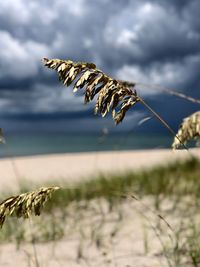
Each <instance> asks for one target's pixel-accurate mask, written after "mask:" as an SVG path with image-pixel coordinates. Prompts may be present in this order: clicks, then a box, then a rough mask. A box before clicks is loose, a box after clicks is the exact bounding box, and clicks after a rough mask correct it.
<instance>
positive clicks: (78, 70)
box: [44, 58, 140, 124]
mask: <svg viewBox="0 0 200 267" xmlns="http://www.w3.org/2000/svg"><path fill="white" fill-rule="evenodd" d="M44 64H45V66H47V67H48V68H51V69H55V70H56V71H57V72H58V74H59V78H60V80H61V81H63V83H64V85H66V86H69V85H70V84H71V83H72V82H74V81H75V79H76V78H78V79H77V80H76V82H75V83H74V90H73V91H74V92H76V91H77V90H78V89H81V88H83V87H85V103H88V102H90V101H91V100H93V98H94V97H95V95H97V94H98V98H97V101H96V105H95V110H94V112H95V114H97V113H101V115H102V117H104V116H105V115H106V114H107V113H108V112H109V111H110V109H111V110H112V116H113V119H114V120H115V122H116V124H118V123H120V122H122V120H123V118H124V116H125V114H126V111H127V110H128V109H129V108H130V107H132V106H133V105H135V104H136V103H137V102H139V101H140V98H139V97H138V96H137V93H136V91H135V90H132V88H133V87H134V86H133V85H132V88H130V87H129V86H128V85H127V84H126V83H123V82H121V81H118V80H115V79H112V78H111V77H109V76H108V75H106V74H104V73H103V72H102V71H100V70H98V69H97V68H96V65H95V64H93V63H85V62H73V61H71V60H60V59H51V60H49V59H47V58H45V59H44ZM119 105H120V109H119V111H118V112H117V111H116V110H117V107H118V106H119Z"/></svg>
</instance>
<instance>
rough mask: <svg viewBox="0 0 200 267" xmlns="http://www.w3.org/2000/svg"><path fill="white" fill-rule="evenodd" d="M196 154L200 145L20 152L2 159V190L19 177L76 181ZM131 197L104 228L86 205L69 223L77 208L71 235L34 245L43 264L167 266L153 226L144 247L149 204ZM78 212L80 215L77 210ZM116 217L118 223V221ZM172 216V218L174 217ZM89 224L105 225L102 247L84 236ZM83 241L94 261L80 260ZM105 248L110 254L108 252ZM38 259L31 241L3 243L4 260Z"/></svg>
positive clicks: (27, 262)
mask: <svg viewBox="0 0 200 267" xmlns="http://www.w3.org/2000/svg"><path fill="white" fill-rule="evenodd" d="M191 156H197V157H198V158H200V150H198V149H193V150H190V151H189V152H187V151H176V152H173V151H171V150H148V151H147V150H143V151H124V152H99V153H77V154H62V155H61V154H60V155H44V156H34V157H21V158H16V159H14V160H13V161H11V160H10V159H1V160H0V172H1V180H0V185H1V187H0V190H1V189H5V186H6V187H10V188H12V189H14V188H15V187H17V184H18V179H19V177H23V178H25V179H26V180H27V181H31V182H34V183H40V184H42V183H43V182H45V181H49V180H54V181H55V180H58V181H59V180H60V179H63V180H65V181H68V182H76V181H79V180H80V179H87V178H88V177H91V178H93V177H95V176H97V174H98V173H108V172H112V173H114V172H115V173H119V172H124V171H126V170H140V169H145V168H151V167H154V166H155V165H158V164H159V165H160V164H162V165H165V164H168V163H170V162H174V161H176V160H177V159H180V160H184V159H186V158H189V157H191ZM16 170H17V172H18V174H17V175H18V176H19V177H18V178H17V177H16V174H15V172H16ZM147 200H148V199H147ZM143 201H144V200H143ZM98 203H99V202H98ZM131 203H132V202H130V201H128V203H124V204H123V206H121V208H120V210H121V212H122V214H123V216H122V217H123V219H122V220H120V221H119V220H118V219H115V220H114V221H113V218H114V217H116V213H115V212H114V211H112V212H111V211H109V212H108V213H107V214H106V215H105V218H104V219H105V222H104V224H103V225H105V226H103V229H102V226H101V227H100V225H101V224H99V222H98V221H97V222H95V220H96V219H98V215H97V216H94V215H91V214H87V211H85V210H83V214H84V217H81V219H80V218H79V217H78V218H79V219H77V220H75V222H74V221H72V222H71V223H70V221H71V218H73V216H76V213H75V214H74V212H73V213H72V215H71V216H68V224H67V225H68V227H69V233H70V236H69V237H67V236H65V238H64V239H62V240H60V241H57V242H53V243H52V242H49V243H44V244H37V245H36V246H35V249H36V254H37V257H38V260H39V264H40V266H45V267H46V266H48V267H59V266H72V267H73V266H74V267H81V266H97V267H103V266H109V267H113V266H134V267H141V266H146V267H151V266H154V267H157V266H168V265H165V264H166V261H165V258H163V257H161V256H159V253H160V251H161V249H162V246H161V244H160V243H159V242H158V238H157V237H156V236H155V233H152V231H150V232H149V230H148V234H147V245H148V247H149V248H150V250H149V252H148V253H147V254H146V253H145V251H144V250H145V237H144V236H145V232H144V229H145V228H144V223H145V224H147V227H148V229H149V225H148V223H147V220H145V219H144V217H141V216H140V212H143V214H145V216H147V215H148V216H151V217H152V214H151V210H150V209H149V210H144V207H143V206H140V205H141V204H140V203H138V202H134V201H133V206H132V204H131ZM147 203H148V205H150V203H151V202H149V200H148V202H147ZM99 204H100V203H99ZM130 205H131V206H130ZM135 205H136V206H135ZM94 207H96V206H94ZM97 207H98V205H97ZM141 209H142V210H141ZM149 213H150V214H149ZM77 216H79V215H78V213H77ZM154 217H155V215H154ZM84 218H86V221H84ZM156 218H157V217H156ZM156 218H153V219H156ZM150 221H151V220H150ZM114 222H115V223H117V224H114ZM169 222H170V224H171V220H170V221H169ZM151 223H152V221H151ZM67 225H66V227H67ZM119 226H120V227H119ZM88 227H96V228H97V229H99V231H100V232H101V230H102V231H103V232H104V230H105V231H106V234H105V235H103V236H102V235H101V238H103V239H101V240H102V242H105V244H104V245H103V248H102V249H100V250H97V249H96V247H95V245H94V244H93V243H91V241H90V239H88V237H87V236H86V237H85V234H84V238H83V231H85V232H86V233H87V232H88V233H90V231H91V229H88ZM116 227H117V228H116ZM113 229H118V231H119V233H118V234H117V235H116V236H115V237H113V238H112V239H111V240H110V239H109V237H110V234H109V231H110V230H112V231H113ZM104 236H105V237H107V239H105V237H104ZM109 240H110V241H109ZM80 245H81V247H82V249H83V254H84V256H85V255H86V256H87V257H89V258H90V260H89V262H90V263H88V262H86V260H84V259H81V260H79V261H77V260H76V259H77V255H78V254H77V251H79V246H80ZM104 252H107V253H108V254H106V255H104ZM35 259H36V258H35V256H34V248H33V246H31V245H30V244H24V245H22V246H21V248H20V249H19V250H16V246H15V242H12V243H8V244H3V245H1V246H0V266H7V267H13V266H16V267H19V266H20V267H26V266H31V267H32V266H36V263H35ZM160 261H161V262H162V263H161V262H160Z"/></svg>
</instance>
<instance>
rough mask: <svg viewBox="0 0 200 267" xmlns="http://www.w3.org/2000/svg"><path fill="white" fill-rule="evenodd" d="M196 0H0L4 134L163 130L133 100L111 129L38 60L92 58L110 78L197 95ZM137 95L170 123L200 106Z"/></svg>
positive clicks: (199, 8) (199, 13)
mask: <svg viewBox="0 0 200 267" xmlns="http://www.w3.org/2000/svg"><path fill="white" fill-rule="evenodd" d="M199 17H200V1H199V0H149V1H146V0H73V1H71V0H28V1H27V0H6V1H0V126H1V127H2V128H3V129H4V130H5V131H8V132H9V131H10V132H16V131H19V132H23V131H24V132H26V131H30V132H38V131H44V132H56V131H66V132H87V131H100V130H101V129H102V128H103V127H107V128H108V129H110V130H111V131H116V132H117V131H129V130H130V129H132V128H134V127H136V128H137V129H138V131H163V129H164V127H163V126H162V125H161V124H160V122H158V121H156V120H155V119H152V120H149V121H147V122H146V123H144V124H143V125H141V126H138V122H139V121H140V120H141V119H143V118H145V117H147V116H149V112H148V111H147V110H146V109H145V108H144V107H143V106H142V105H141V104H137V105H136V106H135V107H134V108H132V109H131V110H130V111H129V112H128V113H127V116H126V118H125V119H124V122H123V123H122V124H121V125H119V126H117V127H115V126H114V123H113V121H112V120H111V118H110V117H109V116H108V117H106V118H104V119H102V118H100V117H95V116H94V115H93V107H94V103H91V104H90V105H84V104H83V97H82V96H81V95H80V94H78V95H73V93H72V90H71V88H66V87H64V86H63V85H62V84H61V83H60V82H59V81H58V79H57V75H56V73H55V72H53V71H51V70H48V69H46V68H44V67H43V65H42V63H41V59H42V58H43V57H48V58H61V59H71V60H74V61H88V62H93V63H95V64H96V65H97V67H98V68H99V69H101V70H103V71H104V72H106V73H107V74H109V75H111V76H112V77H114V78H119V79H126V80H129V81H137V82H143V83H147V84H159V85H161V86H162V87H166V88H171V89H174V90H177V91H180V92H183V93H185V94H188V95H191V96H194V97H199V98H200V19H199ZM137 90H138V92H139V94H140V95H141V96H142V97H143V98H144V99H145V100H146V102H147V103H149V105H151V107H152V108H154V109H155V110H156V111H157V112H158V113H159V114H160V115H161V116H162V117H163V118H164V119H165V120H166V121H167V122H168V123H169V124H170V125H171V126H172V127H173V128H174V129H177V127H178V125H179V123H180V122H181V120H182V118H183V117H184V116H187V115H189V114H190V113H192V112H194V111H197V110H198V109H199V106H198V105H197V104H196V105H195V104H192V103H189V102H187V101H185V100H182V99H178V98H177V97H172V96H168V95H167V94H163V93H160V92H159V91H158V90H152V89H151V88H148V87H146V88H142V87H139V86H138V88H137Z"/></svg>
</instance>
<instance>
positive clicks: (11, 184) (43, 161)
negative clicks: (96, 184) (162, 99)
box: [0, 149, 200, 189]
mask: <svg viewBox="0 0 200 267" xmlns="http://www.w3.org/2000/svg"><path fill="white" fill-rule="evenodd" d="M192 156H196V157H199V158H200V150H199V149H191V150H189V151H186V150H179V151H172V150H170V149H155V150H136V151H109V152H89V153H67V154H53V155H39V156H29V157H18V158H12V159H11V158H6V159H0V172H1V180H0V188H12V189H14V188H16V187H17V185H18V183H19V181H20V180H21V179H22V180H25V181H27V182H33V183H35V184H37V183H39V184H42V183H43V182H44V183H45V182H47V181H48V182H49V181H55V182H56V181H61V180H62V181H65V182H69V183H74V182H77V181H80V180H84V179H89V178H94V177H96V176H97V175H98V174H99V173H120V172H121V173H123V172H125V171H127V170H132V171H138V170H141V169H145V168H152V167H154V166H156V165H164V164H168V163H170V162H174V161H176V160H184V159H186V158H189V157H192Z"/></svg>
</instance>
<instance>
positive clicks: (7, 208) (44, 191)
mask: <svg viewBox="0 0 200 267" xmlns="http://www.w3.org/2000/svg"><path fill="white" fill-rule="evenodd" d="M58 189H59V187H42V188H40V189H39V190H36V191H32V192H28V193H24V194H20V195H18V196H14V197H9V198H7V199H5V200H4V201H2V202H1V203H0V227H2V226H3V224H4V221H5V219H6V217H7V216H10V215H16V216H17V217H23V218H29V217H30V215H31V214H34V215H38V216H39V215H40V212H41V208H42V207H43V206H44V204H45V202H46V201H47V200H48V199H49V198H50V196H51V194H52V193H53V192H54V191H56V190H58Z"/></svg>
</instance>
